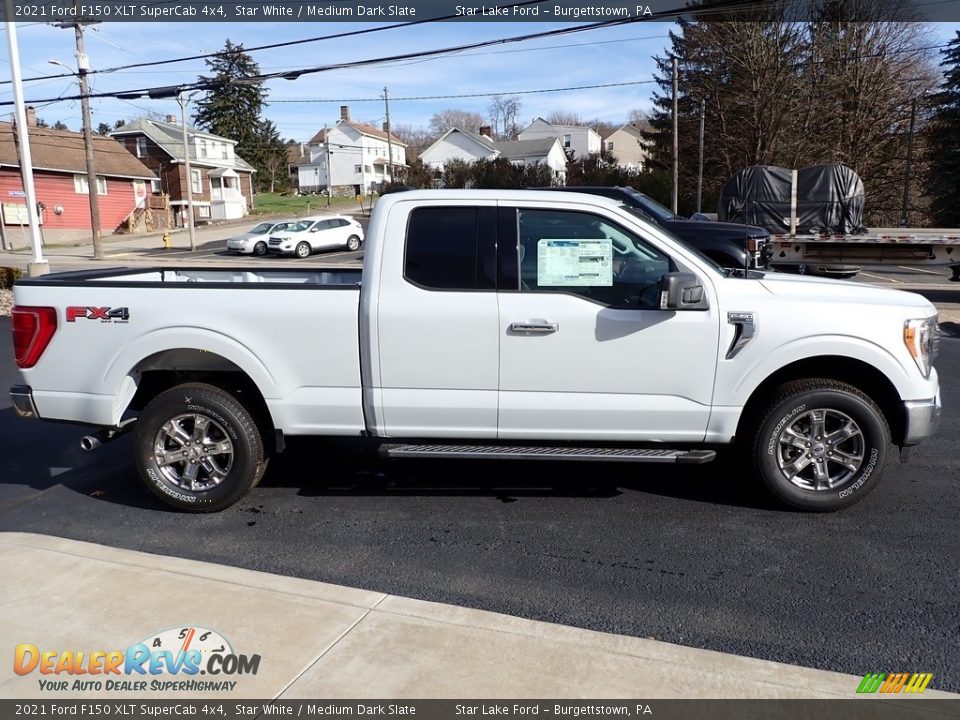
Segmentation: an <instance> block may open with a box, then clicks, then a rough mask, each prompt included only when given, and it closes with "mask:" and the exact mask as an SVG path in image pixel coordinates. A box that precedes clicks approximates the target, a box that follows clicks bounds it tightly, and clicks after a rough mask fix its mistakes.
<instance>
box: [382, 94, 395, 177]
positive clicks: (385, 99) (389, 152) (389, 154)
mask: <svg viewBox="0 0 960 720" xmlns="http://www.w3.org/2000/svg"><path fill="white" fill-rule="evenodd" d="M383 106H384V109H386V111H387V164H388V167H389V168H390V182H391V183H393V142H392V141H391V140H390V99H389V97H387V86H386V85H384V86H383Z"/></svg>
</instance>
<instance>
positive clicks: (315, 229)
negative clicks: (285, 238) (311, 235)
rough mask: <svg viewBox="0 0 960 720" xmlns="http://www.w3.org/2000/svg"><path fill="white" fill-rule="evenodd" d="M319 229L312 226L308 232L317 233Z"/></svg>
mask: <svg viewBox="0 0 960 720" xmlns="http://www.w3.org/2000/svg"><path fill="white" fill-rule="evenodd" d="M319 229H320V228H319V227H317V226H316V225H314V226H313V227H312V228H310V232H317V231H318V230H319Z"/></svg>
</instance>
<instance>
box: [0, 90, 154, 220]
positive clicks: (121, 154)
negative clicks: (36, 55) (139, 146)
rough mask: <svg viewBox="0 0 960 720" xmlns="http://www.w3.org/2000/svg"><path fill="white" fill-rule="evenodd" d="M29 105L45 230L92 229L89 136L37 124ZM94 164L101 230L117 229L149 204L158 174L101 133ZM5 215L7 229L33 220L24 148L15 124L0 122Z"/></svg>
mask: <svg viewBox="0 0 960 720" xmlns="http://www.w3.org/2000/svg"><path fill="white" fill-rule="evenodd" d="M29 110H32V109H30V108H28V113H27V123H28V125H29V131H28V134H29V138H30V155H31V158H32V160H33V182H34V186H35V187H36V191H37V203H38V204H39V205H40V222H41V225H42V227H43V229H44V230H57V231H61V230H62V231H84V232H87V233H89V232H90V201H89V196H88V187H87V163H86V157H85V154H84V145H83V134H82V133H76V132H70V131H67V130H51V129H50V128H40V127H36V125H35V122H36V115H35V113H33V112H29ZM93 156H94V164H95V166H96V170H97V191H98V195H99V197H100V231H101V232H105V233H112V232H115V231H116V230H118V229H120V228H121V227H123V226H125V225H126V224H127V223H128V221H130V220H132V219H133V217H134V215H135V214H136V212H137V210H138V209H142V208H144V207H145V206H146V199H147V193H148V187H149V185H150V183H151V181H154V180H156V176H155V175H154V174H153V173H152V172H151V171H150V169H149V168H148V167H146V166H145V165H144V164H143V163H142V162H140V161H139V160H138V159H137V158H135V157H133V156H132V155H130V154H129V153H128V152H126V150H124V148H123V146H122V145H120V144H119V143H118V142H117V141H116V140H113V139H112V138H108V137H101V136H99V135H95V136H94V138H93ZM0 214H2V221H3V224H4V226H6V227H8V228H9V227H20V226H23V225H26V223H27V205H26V198H25V196H24V189H23V180H22V177H21V174H20V147H19V143H18V141H17V135H16V131H15V127H14V125H13V124H12V123H7V122H0Z"/></svg>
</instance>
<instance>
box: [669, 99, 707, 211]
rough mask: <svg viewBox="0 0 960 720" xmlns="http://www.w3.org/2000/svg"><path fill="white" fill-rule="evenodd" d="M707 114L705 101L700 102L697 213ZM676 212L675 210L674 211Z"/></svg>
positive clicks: (698, 209)
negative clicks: (704, 125)
mask: <svg viewBox="0 0 960 720" xmlns="http://www.w3.org/2000/svg"><path fill="white" fill-rule="evenodd" d="M706 114H707V101H706V100H701V101H700V167H699V169H698V170H697V212H700V200H701V198H702V197H703V120H704V117H705V116H706ZM674 212H676V210H674Z"/></svg>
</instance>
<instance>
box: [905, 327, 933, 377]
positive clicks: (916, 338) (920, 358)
mask: <svg viewBox="0 0 960 720" xmlns="http://www.w3.org/2000/svg"><path fill="white" fill-rule="evenodd" d="M903 344H904V345H906V346H907V351H908V352H909V353H910V355H911V356H912V357H913V359H914V361H915V362H916V363H917V367H918V368H920V373H921V374H922V375H923V376H924V377H925V378H927V377H930V370H931V368H933V363H934V361H935V360H936V359H937V350H938V349H939V345H940V325H939V324H938V323H937V316H936V315H934V316H933V317H928V318H918V319H916V320H907V321H906V322H905V323H904V324H903Z"/></svg>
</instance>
